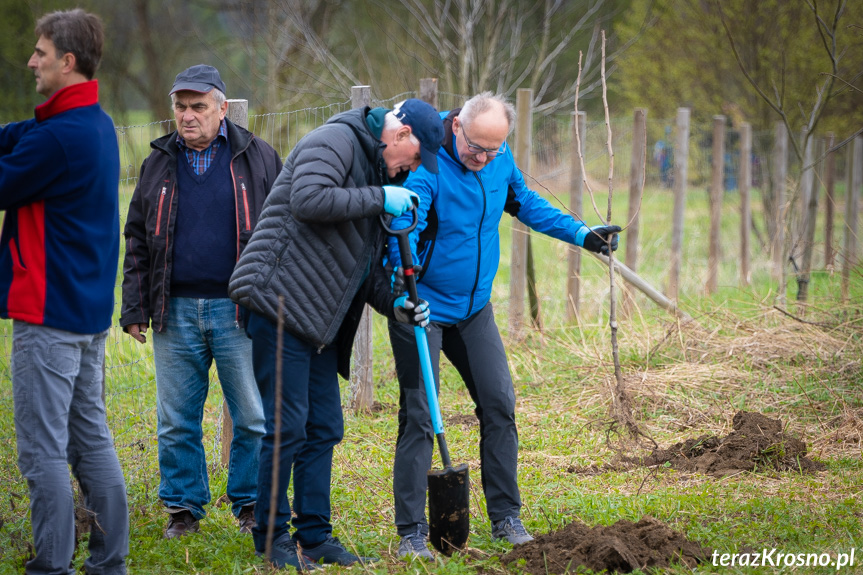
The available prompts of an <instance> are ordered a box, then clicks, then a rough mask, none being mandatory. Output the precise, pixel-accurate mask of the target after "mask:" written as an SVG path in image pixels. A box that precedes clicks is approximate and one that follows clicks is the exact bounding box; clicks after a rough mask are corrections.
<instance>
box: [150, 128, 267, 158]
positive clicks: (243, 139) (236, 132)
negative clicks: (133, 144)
mask: <svg viewBox="0 0 863 575" xmlns="http://www.w3.org/2000/svg"><path fill="white" fill-rule="evenodd" d="M225 126H227V128H228V141H229V142H231V156H232V158H236V157H237V156H239V155H240V154H242V153H243V152H245V151H246V148H248V147H249V144H251V142H252V139H253V138H254V137H255V136H254V134H252V133H251V132H249V131H248V130H245V129H243V128H241V127H240V126H238V125H236V124H235V123H233V122H232V121H230V120H229V119H228V118H225ZM150 147H151V148H153V149H154V150H159V151H162V152H164V153H166V154H168V155H169V156H171V157H173V156H176V155H177V153H178V152H179V149H180V147H179V146H178V145H177V130H174V131H173V132H171V133H170V134H168V135H167V136H161V137H159V138H156V139H155V140H153V141H152V142H150Z"/></svg>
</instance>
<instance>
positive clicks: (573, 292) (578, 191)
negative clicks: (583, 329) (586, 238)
mask: <svg viewBox="0 0 863 575" xmlns="http://www.w3.org/2000/svg"><path fill="white" fill-rule="evenodd" d="M576 130H578V137H576ZM586 130H587V114H585V113H584V112H578V113H576V112H573V113H572V147H571V150H572V152H571V154H570V176H569V209H570V211H571V212H572V214H573V217H576V218H580V219H582V220H583V219H584V213H583V212H582V209H583V208H582V206H583V201H582V200H583V196H584V173H583V172H582V171H581V158H582V157H584V138H585V133H586ZM567 262H568V266H567V267H568V273H567V282H566V293H567V297H566V318H567V320H568V321H575V320H576V319H577V318H578V310H579V308H580V305H581V303H580V297H581V296H580V291H581V249H580V248H577V247H575V246H574V245H571V244H570V245H568V247H567Z"/></svg>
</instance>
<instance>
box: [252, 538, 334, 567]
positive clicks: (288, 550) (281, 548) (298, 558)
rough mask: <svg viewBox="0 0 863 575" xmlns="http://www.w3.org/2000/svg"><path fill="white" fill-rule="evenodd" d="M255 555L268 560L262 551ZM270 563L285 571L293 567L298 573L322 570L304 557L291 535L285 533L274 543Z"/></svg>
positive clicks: (256, 552)
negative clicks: (286, 568)
mask: <svg viewBox="0 0 863 575" xmlns="http://www.w3.org/2000/svg"><path fill="white" fill-rule="evenodd" d="M255 555H257V556H258V557H263V558H265V559H266V553H263V552H261V551H255ZM270 563H272V564H273V565H274V566H275V567H276V569H284V568H285V567H293V568H294V569H296V570H297V571H311V570H312V569H320V567H319V566H318V565H316V564H315V563H314V562H313V561H310V560H309V559H308V558H306V557H304V556H303V554H302V553H300V552H299V551H297V542H296V541H294V540H293V539H292V538H291V535H290V533H285V534H283V535H282V536H281V537H279V538H278V539H276V540H275V541H273V549H272V552H271V554H270Z"/></svg>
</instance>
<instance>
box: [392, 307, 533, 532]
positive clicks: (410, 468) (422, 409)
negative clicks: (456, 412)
mask: <svg viewBox="0 0 863 575" xmlns="http://www.w3.org/2000/svg"><path fill="white" fill-rule="evenodd" d="M389 331H390V343H391V344H392V348H393V355H394V356H395V360H396V373H397V374H398V378H399V390H400V394H399V434H398V439H397V441H396V455H395V461H394V462H393V494H394V496H395V519H396V529H397V530H398V533H399V535H409V534H411V533H416V532H417V529H418V528H419V530H420V531H422V532H423V533H428V521H427V520H426V515H425V506H426V487H427V479H426V475H427V473H428V470H429V469H431V464H432V452H433V449H434V446H435V443H434V430H433V429H432V424H431V417H430V415H429V407H428V399H427V398H426V393H425V384H424V383H423V378H422V370H421V368H420V363H419V355H418V353H417V345H416V339H415V336H414V331H413V327H412V326H410V325H408V324H404V323H397V322H395V321H392V320H390V322H389ZM426 331H427V333H428V343H429V354H430V355H431V362H432V370H433V372H434V376H435V382H436V383H437V385H438V389H440V380H439V379H438V378H439V369H438V367H439V362H440V353H441V351H443V353H444V355H446V357H447V359H449V360H450V361H451V362H452V364H453V366H455V368H456V369H457V370H458V372H459V375H461V377H462V379H463V380H464V382H465V385H467V389H468V391H469V392H470V396H471V398H472V399H473V401H474V403H475V404H476V409H475V410H474V411H475V413H476V416H477V418H478V419H479V430H480V443H479V453H480V458H481V461H482V468H481V470H480V473H481V478H482V488H483V491H484V492H485V498H486V510H487V512H488V517H489V519H490V520H491V521H493V522H494V521H500V520H501V519H504V518H506V517H508V516H511V515H512V516H518V515H519V512H520V510H521V496H520V494H519V490H518V482H517V477H516V476H517V466H518V431H517V430H516V426H515V391H514V390H513V385H512V378H511V377H510V373H509V365H507V361H506V352H505V351H504V349H503V342H502V341H501V339H500V333H499V332H498V329H497V324H495V322H494V312H493V310H492V307H491V304H488V305H486V306H485V307H484V308H483V309H482V310H480V311H479V312H477V313H476V314H474V315H473V316H471V317H469V318H468V319H466V320H464V321H461V322H459V323H457V324H454V325H445V324H439V323H431V324H429V328H428V329H427V330H426ZM443 403H444V404H445V403H446V402H445V401H444V402H443ZM442 411H444V409H443V408H442ZM451 455H452V457H453V463H454V464H455V463H458V462H459V461H458V456H457V454H451Z"/></svg>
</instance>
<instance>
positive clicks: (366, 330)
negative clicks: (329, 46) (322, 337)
mask: <svg viewBox="0 0 863 575" xmlns="http://www.w3.org/2000/svg"><path fill="white" fill-rule="evenodd" d="M371 101H372V89H371V86H353V87H351V107H352V108H362V107H363V106H369V105H371ZM376 264H377V262H372V265H376ZM372 327H373V326H372V312H371V308H370V307H369V306H368V305H366V306H365V307H364V308H363V315H362V316H361V317H360V325H359V327H358V328H357V335H356V337H355V339H354V354H353V365H352V368H351V400H352V407H353V409H354V411H367V410H369V409H371V407H372V403H373V401H374V388H373V383H372V382H373V377H374V374H373V372H372V356H373V355H374V349H373V346H372V336H373V332H372Z"/></svg>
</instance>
